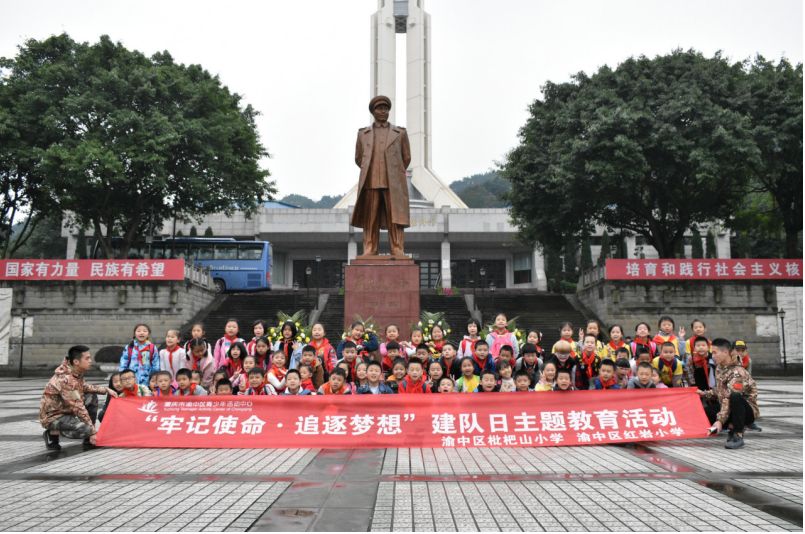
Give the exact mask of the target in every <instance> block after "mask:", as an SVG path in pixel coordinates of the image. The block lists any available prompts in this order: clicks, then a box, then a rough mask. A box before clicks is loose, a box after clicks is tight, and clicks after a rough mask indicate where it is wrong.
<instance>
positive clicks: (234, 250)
mask: <svg viewBox="0 0 805 534" xmlns="http://www.w3.org/2000/svg"><path fill="white" fill-rule="evenodd" d="M215 259H216V260H236V259H238V246H237V245H235V244H234V243H233V244H231V245H229V244H225V245H224V244H217V245H215Z"/></svg>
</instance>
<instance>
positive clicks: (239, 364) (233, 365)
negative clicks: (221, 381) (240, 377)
mask: <svg viewBox="0 0 805 534" xmlns="http://www.w3.org/2000/svg"><path fill="white" fill-rule="evenodd" d="M242 370H243V358H238V359H237V360H235V359H233V358H231V357H230V358H227V359H226V374H228V375H229V376H234V375H236V374H237V373H239V372H240V371H242Z"/></svg>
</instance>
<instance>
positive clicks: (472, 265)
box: [470, 258, 477, 308]
mask: <svg viewBox="0 0 805 534" xmlns="http://www.w3.org/2000/svg"><path fill="white" fill-rule="evenodd" d="M470 283H471V284H472V300H473V302H474V301H475V258H470ZM476 308H477V306H476Z"/></svg>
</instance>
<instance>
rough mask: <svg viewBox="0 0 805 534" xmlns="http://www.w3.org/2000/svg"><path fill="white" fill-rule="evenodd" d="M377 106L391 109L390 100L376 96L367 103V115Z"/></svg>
mask: <svg viewBox="0 0 805 534" xmlns="http://www.w3.org/2000/svg"><path fill="white" fill-rule="evenodd" d="M379 104H386V105H387V106H388V107H389V109H391V99H390V98H389V97H387V96H383V95H377V96H376V97H374V98H373V99H371V100H370V101H369V113H371V112H373V111H374V110H375V108H376V107H377V106H378V105H379Z"/></svg>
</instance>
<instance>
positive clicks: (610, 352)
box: [601, 324, 632, 362]
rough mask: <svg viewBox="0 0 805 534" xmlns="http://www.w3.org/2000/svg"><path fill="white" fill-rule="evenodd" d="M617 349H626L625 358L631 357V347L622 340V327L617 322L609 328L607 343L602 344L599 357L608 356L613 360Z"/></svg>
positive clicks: (615, 358) (616, 357)
mask: <svg viewBox="0 0 805 534" xmlns="http://www.w3.org/2000/svg"><path fill="white" fill-rule="evenodd" d="M619 349H624V350H626V359H630V358H631V357H632V349H631V348H630V347H629V345H627V344H626V343H625V342H624V341H623V327H622V326H621V325H619V324H613V325H612V326H611V327H610V329H609V343H607V344H606V345H604V350H603V351H601V357H602V358H609V359H610V360H612V361H613V362H614V361H616V360H617V359H618V356H617V352H618V350H619Z"/></svg>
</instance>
